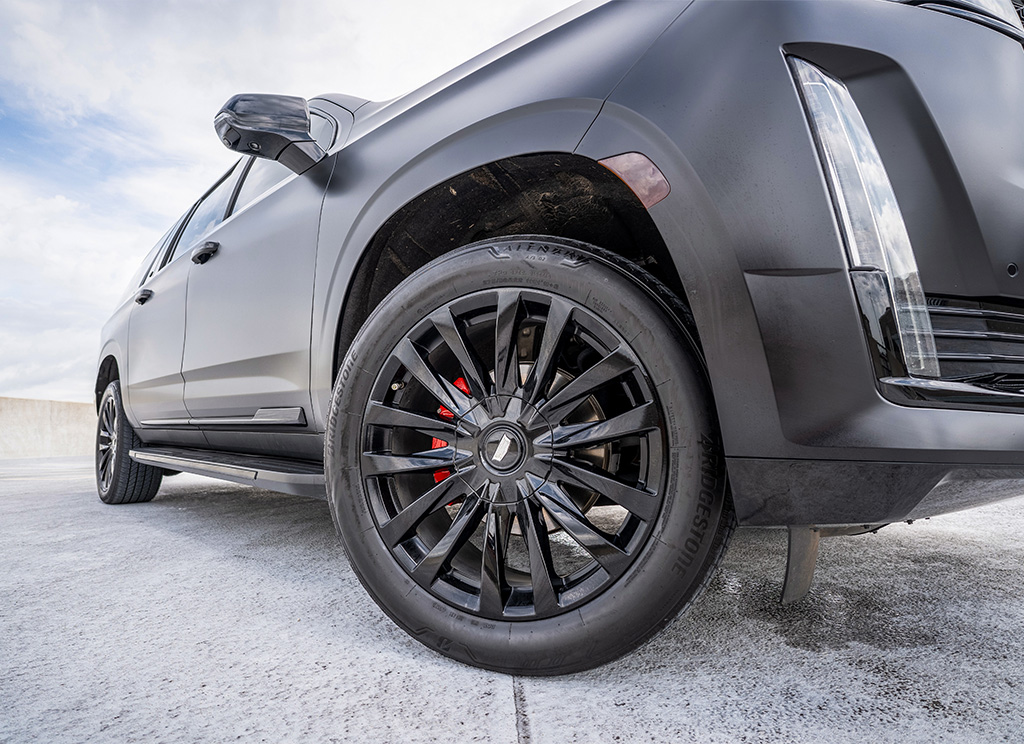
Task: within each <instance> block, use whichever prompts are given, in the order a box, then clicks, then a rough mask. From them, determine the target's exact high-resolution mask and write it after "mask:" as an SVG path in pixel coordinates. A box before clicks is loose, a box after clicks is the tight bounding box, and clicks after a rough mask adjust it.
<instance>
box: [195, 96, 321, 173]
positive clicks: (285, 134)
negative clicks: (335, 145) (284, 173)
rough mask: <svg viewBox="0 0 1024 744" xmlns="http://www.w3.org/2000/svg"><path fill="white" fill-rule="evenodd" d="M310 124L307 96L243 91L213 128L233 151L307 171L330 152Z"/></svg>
mask: <svg viewBox="0 0 1024 744" xmlns="http://www.w3.org/2000/svg"><path fill="white" fill-rule="evenodd" d="M309 123H310V122H309V105H308V104H307V103H306V99H305V98H299V97H297V96H280V95H268V94H262V93H240V94H239V95H237V96H232V97H231V98H230V99H229V100H228V102H227V103H225V104H224V106H223V107H222V108H221V110H220V111H219V112H218V113H217V116H215V117H214V119H213V128H214V129H216V130H217V136H218V137H220V141H221V142H223V143H224V146H225V147H227V148H228V149H229V150H234V151H235V152H238V153H241V154H243V155H256V156H257V157H261V158H268V159H269V160H276V161H277V162H279V163H281V164H282V165H284V166H285V167H287V168H288V169H290V170H292V171H294V172H295V173H305V172H306V171H307V170H309V169H310V168H312V167H313V166H314V165H316V164H317V163H319V162H320V161H321V160H323V159H324V157H326V155H327V153H326V152H324V150H323V148H322V147H320V145H318V144H317V143H316V142H315V141H314V140H313V138H312V137H311V136H310V134H309Z"/></svg>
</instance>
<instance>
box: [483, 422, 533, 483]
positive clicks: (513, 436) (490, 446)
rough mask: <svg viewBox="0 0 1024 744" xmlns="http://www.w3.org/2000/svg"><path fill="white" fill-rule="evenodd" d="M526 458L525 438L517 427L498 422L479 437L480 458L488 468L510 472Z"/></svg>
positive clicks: (497, 471)
mask: <svg viewBox="0 0 1024 744" xmlns="http://www.w3.org/2000/svg"><path fill="white" fill-rule="evenodd" d="M525 459H526V439H525V437H524V436H523V434H522V433H521V432H520V431H519V428H518V427H515V426H511V425H509V424H498V425H496V426H493V427H491V429H489V430H488V431H485V432H484V434H483V436H481V437H480V460H481V462H483V464H484V466H485V467H487V469H488V470H492V471H494V472H496V473H502V474H504V473H511V472H512V471H514V470H516V469H518V468H519V467H520V466H521V465H522V464H523V461H524V460H525Z"/></svg>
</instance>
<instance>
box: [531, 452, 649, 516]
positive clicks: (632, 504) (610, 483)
mask: <svg viewBox="0 0 1024 744" xmlns="http://www.w3.org/2000/svg"><path fill="white" fill-rule="evenodd" d="M550 462H551V465H552V466H553V467H554V469H555V470H556V471H557V475H555V476H554V480H556V481H557V482H565V481H568V482H569V483H573V484H575V485H578V486H583V487H584V488H589V489H591V490H593V491H596V492H597V493H599V494H601V495H602V496H606V497H608V498H609V499H611V500H612V501H614V502H615V503H616V504H618V505H619V506H621V507H622V508H623V509H626V510H627V511H628V512H630V513H631V514H634V515H636V516H637V517H639V518H640V519H642V520H644V521H645V522H650V521H651V520H652V519H654V518H655V517H656V516H657V514H658V508H659V506H660V505H661V500H660V499H659V498H658V495H657V494H654V493H650V492H649V491H644V490H643V489H640V488H636V487H634V486H630V485H628V484H626V483H623V482H622V481H619V480H616V479H614V478H610V477H608V476H606V475H601V474H600V473H598V472H595V471H593V470H590V469H589V468H585V467H582V466H580V465H576V464H575V463H572V462H569V461H567V460H561V459H558V458H552V459H551V460H550ZM559 476H560V477H559Z"/></svg>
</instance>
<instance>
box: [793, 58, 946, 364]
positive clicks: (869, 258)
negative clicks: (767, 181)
mask: <svg viewBox="0 0 1024 744" xmlns="http://www.w3.org/2000/svg"><path fill="white" fill-rule="evenodd" d="M788 59H789V64H790V66H791V68H792V70H793V74H794V76H795V78H796V80H797V82H798V83H799V87H800V90H801V93H802V95H803V100H804V104H805V105H806V107H807V113H808V116H809V118H810V121H811V127H812V129H813V131H814V135H815V139H816V140H817V143H818V147H819V150H820V153H821V158H822V162H823V164H824V166H825V171H826V177H827V179H828V181H829V186H830V188H831V190H832V195H833V200H834V202H835V207H836V213H837V216H838V217H839V223H840V227H841V229H842V233H843V237H844V239H845V243H846V249H847V253H848V256H849V260H850V268H851V270H852V271H874V272H879V273H881V274H884V276H885V278H886V279H887V282H886V284H887V285H888V293H889V300H890V302H891V308H892V313H893V316H894V317H893V320H894V321H895V325H896V329H897V333H898V336H899V341H900V346H901V348H902V351H903V357H904V361H905V363H906V368H907V372H908V373H910V374H911V375H914V376H916V377H938V376H939V360H938V356H937V355H936V352H935V339H934V337H933V335H932V324H931V320H930V319H929V317H928V309H927V305H926V301H925V296H924V290H923V289H922V287H921V279H920V276H919V274H918V270H917V260H916V259H915V258H914V251H913V248H912V247H911V245H910V236H909V235H908V234H907V228H906V225H905V224H904V222H903V215H902V214H901V212H900V208H899V204H898V203H897V202H896V194H895V192H894V191H893V188H892V184H891V183H890V182H889V176H888V174H887V173H886V171H885V167H884V165H883V164H882V158H881V156H880V155H879V153H878V149H877V148H876V147H875V143H874V140H872V138H871V133H870V132H869V131H868V128H867V125H866V124H865V123H864V119H863V117H862V116H861V114H860V110H859V109H858V108H857V105H856V104H855V103H854V101H853V98H852V97H851V96H850V92H849V91H848V90H847V88H846V86H845V85H844V84H843V83H842V82H841V81H840V80H838V79H836V78H834V77H832V76H831V75H829V74H828V73H826V72H825V71H823V70H821V69H819V68H818V67H816V66H814V65H812V64H811V63H810V62H806V61H805V60H802V59H800V58H798V57H789V58H788Z"/></svg>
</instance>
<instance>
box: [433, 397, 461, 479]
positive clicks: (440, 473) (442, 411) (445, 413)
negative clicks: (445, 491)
mask: <svg viewBox="0 0 1024 744" xmlns="http://www.w3.org/2000/svg"><path fill="white" fill-rule="evenodd" d="M452 384H453V385H454V386H455V387H457V388H458V389H459V390H461V391H462V392H464V393H465V394H466V395H469V385H467V384H466V379H465V378H464V377H460V378H459V379H457V380H456V381H455V382H453V383H452ZM437 415H438V416H440V417H441V418H446V419H453V418H455V414H454V413H452V412H451V411H449V410H448V409H447V408H445V407H444V406H438V409H437ZM448 444H449V443H448V442H446V441H444V440H443V439H438V438H437V437H434V438H433V442H431V445H430V448H431V449H441V448H442V447H447V446H448ZM451 474H452V471H450V470H435V471H434V483H440V482H441V481H443V480H444V479H445V478H447V477H448V476H449V475H451Z"/></svg>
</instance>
